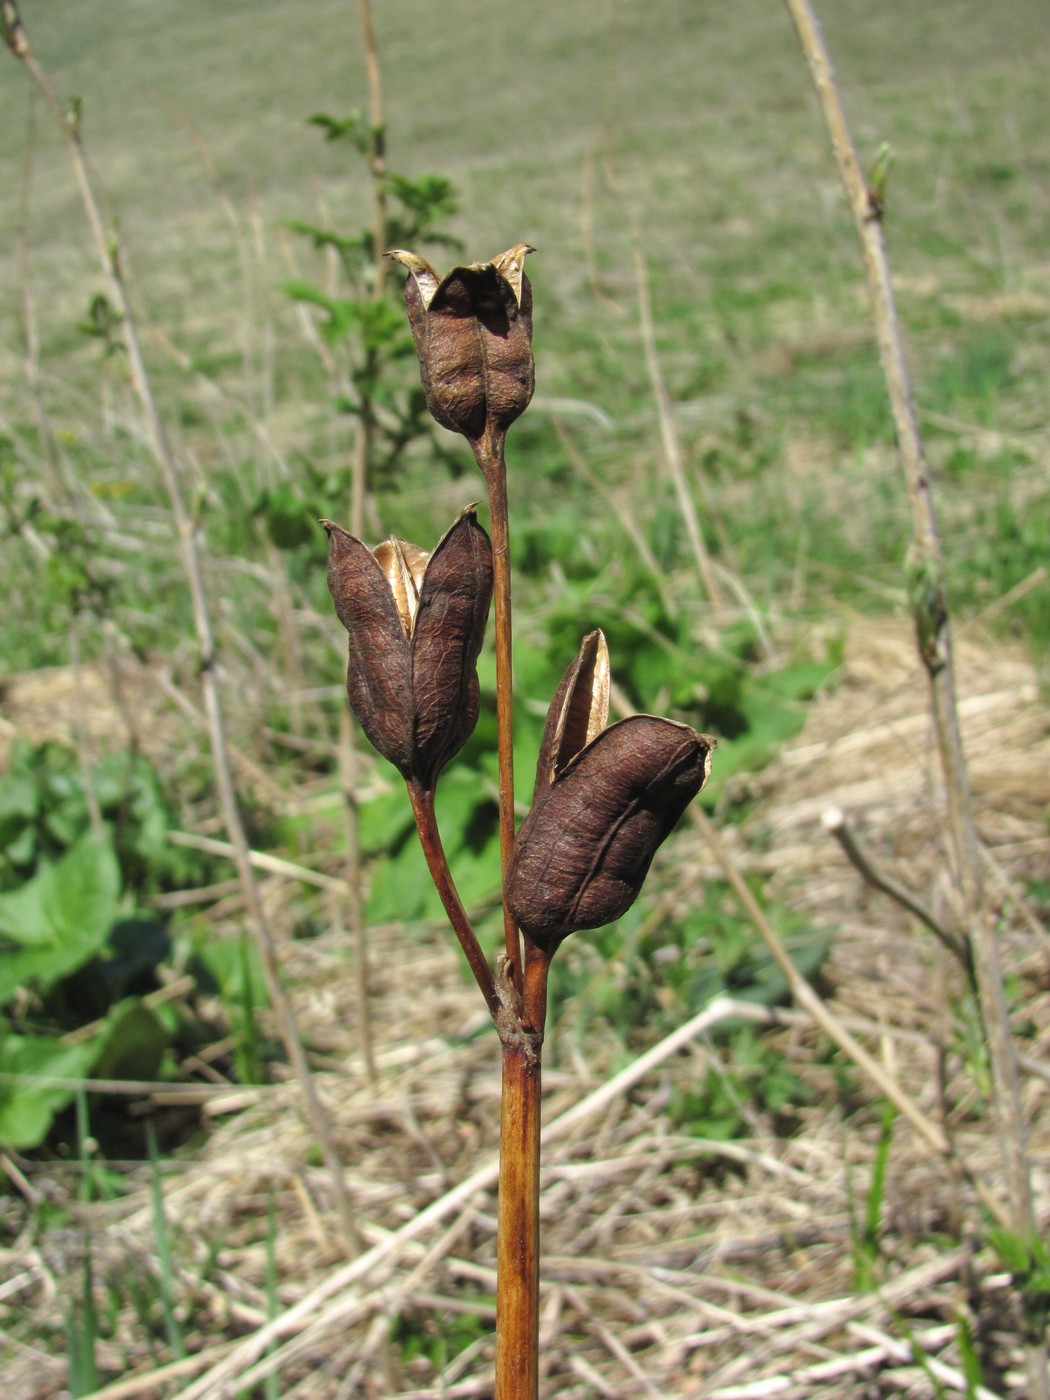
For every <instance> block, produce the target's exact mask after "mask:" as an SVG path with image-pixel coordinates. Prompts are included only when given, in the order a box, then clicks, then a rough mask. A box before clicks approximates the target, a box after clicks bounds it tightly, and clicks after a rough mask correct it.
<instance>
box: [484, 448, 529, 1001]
mask: <svg viewBox="0 0 1050 1400" xmlns="http://www.w3.org/2000/svg"><path fill="white" fill-rule="evenodd" d="M471 447H472V448H473V449H474V456H475V457H476V459H477V463H478V466H479V467H480V468H481V470H482V472H483V474H484V477H485V481H486V482H487V483H488V490H489V516H490V526H491V529H492V566H493V584H492V589H493V611H494V614H495V635H496V726H497V730H498V743H499V849H500V875H501V877H502V878H503V879H504V880H505V879H506V875H507V865H508V863H509V861H510V853H511V848H512V847H513V845H514V693H513V684H514V682H513V671H512V662H511V652H512V648H511V636H512V629H511V602H510V523H509V520H508V510H507V462H506V458H505V457H504V454H503V437H502V435H500V436H499V438H498V439H496V440H494V439H492V438H490V437H489V436H488V435H487V434H486V436H485V437H483V438H481V439H479V440H478V441H477V442H472V443H471ZM503 938H504V947H505V949H506V953H507V957H508V959H509V960H510V975H511V977H512V979H513V982H514V986H515V987H516V988H517V989H518V991H519V992H520V991H521V988H522V966H521V940H520V938H519V936H518V929H517V925H516V924H515V923H514V920H513V919H512V918H511V915H510V911H509V910H508V909H507V906H506V904H504V906H503Z"/></svg>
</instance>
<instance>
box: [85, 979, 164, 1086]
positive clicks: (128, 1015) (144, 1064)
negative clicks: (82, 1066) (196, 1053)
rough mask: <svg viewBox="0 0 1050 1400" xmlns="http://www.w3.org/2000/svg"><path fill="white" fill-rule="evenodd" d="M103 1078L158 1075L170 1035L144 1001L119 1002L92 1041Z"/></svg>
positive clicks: (97, 1068)
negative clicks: (144, 1004)
mask: <svg viewBox="0 0 1050 1400" xmlns="http://www.w3.org/2000/svg"><path fill="white" fill-rule="evenodd" d="M92 1043H93V1045H94V1047H95V1052H96V1056H97V1058H96V1059H95V1062H94V1065H93V1067H92V1068H93V1073H94V1074H95V1076H96V1077H97V1078H99V1079H154V1078H156V1076H157V1073H158V1071H159V1069H160V1065H161V1061H162V1060H163V1059H164V1051H165V1050H166V1049H167V1046H168V1036H167V1032H166V1031H165V1029H164V1027H163V1026H162V1025H161V1023H160V1021H159V1020H158V1019H157V1017H156V1015H155V1014H154V1013H153V1012H152V1011H151V1010H150V1008H149V1007H148V1006H143V1004H142V1002H141V1001H137V1000H135V999H134V998H129V999H128V1000H127V1001H122V1002H118V1004H117V1005H116V1006H114V1007H113V1008H112V1009H111V1010H110V1013H109V1015H108V1016H107V1017H106V1020H105V1024H104V1026H103V1028H102V1030H101V1031H100V1033H99V1035H98V1036H97V1037H96V1038H95V1040H94V1041H93V1042H92Z"/></svg>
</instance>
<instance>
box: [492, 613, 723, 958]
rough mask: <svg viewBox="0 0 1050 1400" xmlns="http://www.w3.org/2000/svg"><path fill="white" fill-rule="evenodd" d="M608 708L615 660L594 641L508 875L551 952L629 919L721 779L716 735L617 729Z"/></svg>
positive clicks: (525, 923) (658, 725)
mask: <svg viewBox="0 0 1050 1400" xmlns="http://www.w3.org/2000/svg"><path fill="white" fill-rule="evenodd" d="M608 704H609V658H608V651H607V648H606V645H605V638H604V637H603V636H602V634H601V633H600V632H592V633H591V634H590V636H588V637H586V638H585V639H584V642H583V645H582V647H581V648H580V653H579V655H578V656H577V658H576V660H575V661H574V662H573V663H572V665H571V666H570V667H569V669H568V670H567V671H566V673H565V676H564V677H563V679H562V682H561V684H560V685H559V687H558V690H557V693H556V694H555V697H554V700H553V702H552V704H551V707H550V710H549V711H548V715H547V725H546V729H545V731H544V736H543V743H542V746H541V749H540V759H539V764H538V766H537V771H536V791H535V793H534V795H533V804H532V810H531V812H530V813H529V815H528V817H526V819H525V821H524V823H523V824H522V827H521V830H520V831H519V832H518V835H517V838H516V840H515V843H514V850H513V853H512V855H511V860H510V865H509V868H508V871H507V886H506V899H507V904H508V907H509V908H510V911H511V913H512V915H513V917H514V919H515V921H516V922H517V924H518V926H519V927H520V928H521V929H522V931H523V932H524V933H525V934H526V935H527V936H528V937H529V938H531V939H532V940H533V942H535V943H537V944H538V945H539V946H540V947H541V948H543V949H545V950H546V951H547V952H553V951H554V949H555V948H557V946H558V944H559V943H560V942H561V941H562V939H563V938H565V937H566V935H568V934H570V933H572V932H573V931H574V930H576V929H586V928H597V927H599V926H600V925H602V924H607V923H610V922H612V920H614V919H618V918H619V917H620V915H621V914H623V913H625V912H626V911H627V910H628V909H629V908H630V906H631V905H632V904H633V903H634V901H635V899H636V898H637V897H638V893H639V891H640V890H641V887H642V882H643V881H644V879H645V877H646V875H647V874H648V873H649V867H650V865H651V864H652V860H653V856H654V855H655V854H656V851H657V848H658V847H659V845H660V844H661V842H662V841H664V840H665V838H666V837H667V836H668V835H669V834H670V832H671V830H672V829H673V827H674V826H675V824H676V823H677V822H678V819H679V818H680V817H681V815H682V813H683V812H684V811H685V809H686V807H687V806H688V805H689V803H690V802H691V801H692V800H693V798H694V797H695V796H696V794H697V793H698V792H699V791H700V789H701V788H702V787H703V786H704V784H705V783H706V781H707V779H708V776H709V774H710V771H711V753H712V750H713V748H714V740H712V739H711V738H709V737H708V736H707V735H704V734H698V733H697V732H696V731H695V730H694V729H690V728H689V727H688V725H684V724H678V723H676V722H675V721H673V720H668V719H659V718H657V717H656V716H655V715H633V716H631V717H630V718H629V719H624V720H620V721H619V722H618V723H616V724H613V725H610V726H609V727H606V722H607V719H608Z"/></svg>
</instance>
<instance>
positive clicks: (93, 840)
mask: <svg viewBox="0 0 1050 1400" xmlns="http://www.w3.org/2000/svg"><path fill="white" fill-rule="evenodd" d="M119 899H120V870H119V867H118V865H117V859H116V856H115V855H114V854H113V848H112V845H111V844H110V842H109V840H108V839H99V838H97V837H95V836H90V835H88V836H84V837H82V838H81V839H80V840H79V841H78V842H77V843H76V845H74V846H72V847H71V848H70V849H69V850H68V851H67V852H66V854H65V855H64V856H63V857H62V859H61V860H59V861H57V862H56V863H55V864H54V865H47V866H43V867H41V869H40V870H39V871H38V872H37V873H36V875H34V876H33V878H32V879H31V880H28V881H26V883H25V884H24V885H23V886H22V887H21V888H20V889H17V890H11V891H10V892H8V893H6V894H0V954H2V956H0V1006H2V1005H3V1004H4V1003H5V1002H7V1001H8V1000H9V999H10V997H11V995H12V993H13V992H14V990H15V988H16V987H20V986H22V985H24V984H25V983H27V982H35V983H37V984H38V985H39V986H41V987H45V988H46V987H50V986H53V985H54V983H55V982H57V981H58V980H59V979H60V978H62V977H65V976H66V975H67V974H68V973H70V972H73V971H74V970H75V969H76V968H78V967H81V966H82V965H83V964H84V963H86V962H87V961H88V959H89V958H90V957H92V956H93V955H94V954H95V953H96V952H98V950H99V949H100V948H101V947H102V945H103V944H104V943H105V941H106V938H107V936H108V934H109V931H110V928H111V927H112V925H113V920H114V919H115V918H116V915H117V910H118V905H119ZM5 942H6V943H7V944H8V947H6V948H5V947H4V946H3V945H4V943H5ZM10 945H14V946H13V947H11V946H10Z"/></svg>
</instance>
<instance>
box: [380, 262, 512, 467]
mask: <svg viewBox="0 0 1050 1400" xmlns="http://www.w3.org/2000/svg"><path fill="white" fill-rule="evenodd" d="M533 251H534V249H532V248H530V247H529V245H528V244H527V243H519V244H517V245H516V247H514V248H509V249H508V250H507V252H505V253H501V254H500V255H499V257H496V258H493V259H492V261H491V262H487V263H470V264H469V265H468V266H466V267H454V268H453V269H452V271H451V272H450V273H448V275H447V276H445V277H443V278H442V277H439V276H438V274H437V273H436V272H435V271H434V269H433V268H432V267H431V266H430V264H429V263H428V262H426V261H424V259H423V258H419V257H416V255H415V254H414V253H409V252H406V251H405V250H404V249H401V248H398V249H395V250H394V251H392V252H390V253H388V254H387V256H388V257H391V258H393V259H394V260H395V261H397V262H399V263H401V265H402V266H403V267H406V268H407V269H408V272H409V277H408V281H407V282H406V283H405V306H406V308H407V310H408V319H409V324H410V325H411V327H412V335H413V337H414V339H415V342H416V351H417V352H418V354H419V366H420V371H421V374H422V379H423V389H424V391H425V393H426V397H427V407H428V408H429V409H430V412H431V413H432V414H433V416H434V417H435V418H436V419H437V421H438V422H439V423H440V424H441V425H442V427H444V428H450V429H451V430H452V432H454V433H462V434H463V436H464V437H465V438H466V439H467V440H468V442H470V443H471V444H474V443H476V442H478V441H480V440H481V438H482V437H484V436H485V435H486V434H487V435H488V436H489V437H490V439H491V440H492V441H495V442H501V441H502V439H503V437H504V436H505V435H506V432H507V429H508V428H509V427H510V425H511V423H513V422H514V420H515V418H517V417H518V416H519V414H521V413H523V412H524V411H525V409H526V408H527V407H528V405H529V400H530V399H531V398H532V391H533V387H534V384H535V370H534V365H533V358H532V289H531V287H530V286H529V279H528V278H527V277H526V276H525V271H524V264H525V257H526V255H527V254H528V253H531V252H533Z"/></svg>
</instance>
